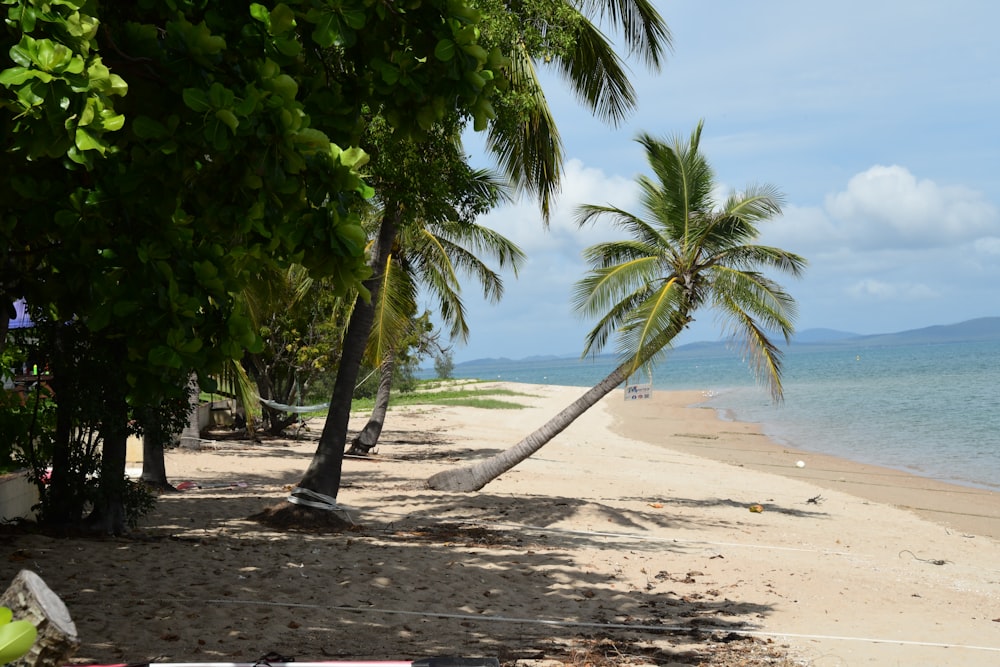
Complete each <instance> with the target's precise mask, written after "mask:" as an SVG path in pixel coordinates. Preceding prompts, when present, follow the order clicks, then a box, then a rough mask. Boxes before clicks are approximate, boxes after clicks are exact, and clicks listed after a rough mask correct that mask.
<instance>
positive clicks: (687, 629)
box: [176, 599, 1000, 653]
mask: <svg viewBox="0 0 1000 667" xmlns="http://www.w3.org/2000/svg"><path fill="white" fill-rule="evenodd" d="M176 601H177V602H202V603H204V604H230V605H254V606H261V607H294V608H300V609H320V610H324V611H343V612H352V613H361V614H364V613H369V614H393V615H397V616H419V617H422V618H447V619H454V620H461V621H482V622H492V623H526V624H531V625H546V626H556V627H565V628H591V629H604V630H641V631H646V632H683V633H692V632H700V633H705V634H718V633H726V634H735V635H741V636H745V637H773V638H778V639H781V638H788V639H818V640H829V641H849V642H865V643H869V644H898V645H900V646H925V647H931V648H964V649H969V650H972V651H990V652H995V653H1000V647H997V646H976V645H973V644H952V643H949V642H924V641H914V640H908V639H892V638H890V637H852V636H849V635H818V634H804V633H798V632H768V631H764V630H742V629H737V628H708V627H693V626H684V625H641V624H629V623H595V622H591V621H569V620H564V619H547V618H529V617H518V616H481V615H476V614H455V613H449V612H430V611H410V610H405V609H380V608H378V607H347V606H339V605H334V606H324V605H319V604H307V603H304V602H270V601H266V600H232V599H230V600H223V599H219V600H188V599H184V600H176Z"/></svg>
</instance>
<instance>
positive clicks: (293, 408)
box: [257, 396, 330, 415]
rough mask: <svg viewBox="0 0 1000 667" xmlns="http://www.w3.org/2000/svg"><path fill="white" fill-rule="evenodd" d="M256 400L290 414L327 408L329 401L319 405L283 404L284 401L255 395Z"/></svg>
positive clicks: (328, 407)
mask: <svg viewBox="0 0 1000 667" xmlns="http://www.w3.org/2000/svg"><path fill="white" fill-rule="evenodd" d="M257 400H258V401H260V402H261V403H263V404H264V405H266V406H267V407H269V408H271V409H272V410H280V411H281V412H288V413H291V414H297V415H299V414H302V413H305V412H319V411H320V410H329V409H330V404H329V403H322V404H320V405H285V404H284V403H276V402H275V401H269V400H267V399H266V398H260V397H259V396H258V397H257Z"/></svg>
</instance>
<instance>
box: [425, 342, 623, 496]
mask: <svg viewBox="0 0 1000 667" xmlns="http://www.w3.org/2000/svg"><path fill="white" fill-rule="evenodd" d="M634 367H635V365H634V363H633V362H631V361H627V362H625V363H623V364H621V365H620V366H618V368H616V369H615V370H613V371H612V372H611V373H610V374H609V375H608V376H607V377H606V378H604V379H603V380H601V381H600V382H598V383H597V384H596V385H595V386H594V387H593V388H591V389H589V390H588V391H587V393H585V394H584V395H583V396H581V397H580V398H578V399H576V400H575V401H573V402H572V403H571V404H570V405H569V406H568V407H566V408H565V409H564V410H562V411H561V412H559V414H557V415H556V416H555V417H553V418H552V419H550V420H549V421H547V422H546V423H545V424H543V425H542V426H541V427H540V428H538V429H537V430H535V432H533V433H532V434H531V435H529V436H528V437H526V438H525V439H524V440H522V441H521V442H519V443H517V444H516V445H514V446H513V447H511V448H510V449H506V450H504V451H502V452H500V453H499V454H495V455H493V456H491V457H489V458H487V459H483V460H482V461H479V462H477V463H473V464H472V465H470V466H465V467H462V468H453V469H451V470H445V471H444V472H439V473H438V474H436V475H434V476H433V477H431V478H430V479H428V480H427V485H428V486H429V487H430V488H432V489H436V490H438V491H478V490H479V489H481V488H483V487H484V486H486V485H487V484H489V483H490V482H492V481H493V480H494V479H496V478H497V477H499V476H500V475H502V474H503V473H505V472H507V471H508V470H510V469H511V468H513V467H514V466H516V465H517V464H518V463H520V462H521V461H523V460H525V459H526V458H528V457H529V456H531V455H532V454H534V453H535V452H537V451H538V450H539V449H541V448H542V447H543V446H545V445H546V444H548V443H549V441H551V440H552V438H554V437H556V436H557V435H559V434H560V433H562V432H563V430H565V429H566V427H567V426H569V425H570V424H572V423H573V422H574V421H576V419H577V418H578V417H579V416H580V415H582V414H583V413H584V412H586V411H587V410H589V409H590V408H592V407H594V405H596V404H597V402H598V401H600V400H601V399H602V398H604V397H605V396H607V395H608V394H610V393H611V392H612V391H614V389H615V387H617V386H618V385H620V384H621V383H622V382H624V381H625V380H626V379H628V376H629V372H630V371H631V370H632V369H633V368H634Z"/></svg>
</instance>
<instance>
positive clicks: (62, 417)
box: [39, 324, 83, 525]
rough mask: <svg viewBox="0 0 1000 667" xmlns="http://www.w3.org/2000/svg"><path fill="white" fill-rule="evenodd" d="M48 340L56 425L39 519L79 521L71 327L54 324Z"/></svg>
mask: <svg viewBox="0 0 1000 667" xmlns="http://www.w3.org/2000/svg"><path fill="white" fill-rule="evenodd" d="M46 326H51V325H50V324H46ZM52 340H54V343H55V344H54V345H53V349H52V357H51V363H52V370H53V373H52V380H51V385H52V392H53V394H54V395H55V398H56V429H55V437H54V440H53V442H52V473H51V474H50V475H49V477H48V484H47V485H46V484H45V483H42V484H41V485H40V486H39V493H40V494H41V497H42V498H45V502H44V503H43V512H42V519H43V520H44V521H45V522H46V523H49V524H57V525H67V524H70V523H77V522H79V521H80V517H81V515H82V512H83V510H82V508H81V507H80V505H79V503H78V502H77V500H76V499H77V494H76V493H74V491H73V487H74V486H75V485H76V483H77V482H78V481H79V480H77V479H76V477H77V475H76V474H75V473H74V471H71V470H70V458H71V451H70V449H71V448H72V447H73V446H74V442H73V413H74V412H75V406H74V401H75V400H76V396H75V394H76V391H74V388H73V387H72V383H71V382H70V377H72V375H73V371H72V370H71V366H72V364H73V363H74V358H73V357H74V352H73V351H74V349H75V347H74V344H73V341H72V330H71V328H70V327H57V328H56V329H55V335H54V336H53V338H52ZM40 481H41V480H40Z"/></svg>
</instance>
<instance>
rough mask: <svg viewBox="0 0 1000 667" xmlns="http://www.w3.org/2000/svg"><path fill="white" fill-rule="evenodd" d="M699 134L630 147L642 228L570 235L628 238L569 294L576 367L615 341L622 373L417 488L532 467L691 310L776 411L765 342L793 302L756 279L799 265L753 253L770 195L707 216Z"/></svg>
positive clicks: (599, 254) (740, 199)
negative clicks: (582, 318) (588, 325)
mask: <svg viewBox="0 0 1000 667" xmlns="http://www.w3.org/2000/svg"><path fill="white" fill-rule="evenodd" d="M701 131H702V124H701V123H699V125H698V127H697V129H695V131H694V132H693V133H692V135H691V138H690V140H688V141H687V142H685V141H683V140H682V139H681V138H679V137H677V138H674V139H672V140H669V141H662V140H659V139H657V138H655V137H652V136H650V135H647V134H643V135H642V136H640V138H639V142H640V143H641V144H642V145H643V147H644V148H645V151H646V157H647V160H648V162H649V166H650V168H651V169H652V171H653V174H654V177H653V178H650V177H646V176H642V177H640V178H639V181H638V183H639V188H640V191H641V203H642V208H643V211H644V213H645V216H646V217H645V218H643V217H640V216H638V215H634V214H632V213H628V212H626V211H624V210H622V209H619V208H615V207H611V206H595V205H584V206H582V207H580V209H579V210H578V222H579V224H580V225H585V224H588V223H591V222H593V221H595V220H597V219H598V218H602V217H605V216H607V217H609V218H610V219H611V221H612V223H613V224H614V226H615V227H617V228H619V229H622V230H624V231H625V232H627V233H628V235H629V238H627V239H625V240H622V241H612V242H607V243H600V244H597V245H595V246H592V247H590V248H588V249H587V250H586V251H585V258H586V259H587V261H588V262H589V264H590V266H591V269H590V271H589V272H588V274H587V275H586V276H585V277H584V278H583V279H582V280H580V281H579V282H578V283H577V286H576V292H575V306H576V308H577V310H579V311H580V312H582V313H583V314H585V315H591V316H593V315H599V316H600V319H599V320H598V322H597V325H596V326H595V327H594V328H593V329H592V330H591V331H590V333H589V334H588V336H587V341H586V347H585V350H584V356H586V355H587V354H590V353H597V352H599V351H600V350H601V348H603V347H604V346H605V344H606V343H607V341H608V340H609V339H610V338H611V337H613V336H617V338H618V341H619V352H620V354H621V363H620V364H619V365H618V366H617V368H615V370H614V371H613V372H612V373H611V374H610V375H608V376H607V377H606V378H604V380H602V381H601V382H600V383H598V384H597V385H596V386H595V387H594V388H592V389H590V390H589V391H587V392H586V393H585V394H584V395H583V396H581V397H580V398H579V399H577V400H576V401H574V402H573V404H572V405H570V406H569V407H567V408H566V409H565V410H563V411H562V412H560V413H559V414H558V415H556V416H555V417H554V418H553V419H551V420H550V421H549V422H548V423H546V424H545V425H544V426H542V427H541V428H539V429H538V430H536V431H535V432H534V433H532V434H531V435H529V436H528V437H527V438H525V439H524V440H522V441H521V442H520V443H518V444H517V445H516V446H514V447H512V448H510V449H508V450H506V451H504V452H501V453H499V454H497V455H495V456H492V457H489V458H487V459H484V460H482V461H480V462H478V463H475V464H473V465H471V466H468V467H463V468H458V469H452V470H446V471H444V472H441V473H439V474H437V475H434V476H433V477H431V478H430V479H429V480H428V484H429V486H430V487H431V488H434V489H439V490H449V491H477V490H479V489H481V488H482V487H483V486H485V485H486V484H487V483H489V482H490V481H491V480H493V479H495V478H496V477H497V476H499V475H500V474H502V473H504V472H506V471H507V470H510V469H511V468H512V467H514V466H515V465H517V464H518V463H520V462H521V461H523V460H524V459H526V458H527V457H529V456H531V455H532V454H533V453H534V452H536V451H538V449H540V448H541V447H542V446H544V445H545V444H546V443H548V442H549V441H550V440H551V439H552V438H554V437H555V436H556V435H558V434H559V433H560V432H562V430H563V429H565V428H566V427H567V426H569V425H570V424H571V423H573V421H574V420H575V419H576V418H577V417H579V416H580V415H582V414H583V413H584V412H586V411H587V410H588V409H589V408H591V407H592V406H593V405H594V404H596V403H597V402H598V401H599V400H600V399H601V398H603V397H604V396H606V395H607V394H608V393H610V392H611V391H612V390H613V389H615V387H617V386H619V385H620V384H621V383H622V382H624V381H625V380H626V379H627V378H628V377H629V376H630V375H631V374H632V373H634V372H635V371H636V370H638V369H639V368H640V367H642V366H644V365H646V364H649V363H653V362H655V361H656V360H657V359H658V357H659V356H660V355H661V354H663V352H664V350H665V349H666V348H667V346H668V345H669V344H670V342H671V341H672V340H673V339H674V337H675V336H677V334H679V333H680V332H681V331H682V330H683V329H684V327H686V326H687V325H688V324H689V323H690V322H692V321H693V316H694V313H695V312H696V311H698V310H699V309H701V308H702V307H708V308H710V309H712V310H714V311H716V312H717V313H718V314H719V315H720V316H721V318H722V320H723V321H724V322H726V323H727V324H728V325H729V333H730V335H731V336H732V337H733V338H734V339H738V340H739V341H741V342H742V343H743V349H744V351H745V353H746V357H747V358H749V359H750V360H751V362H752V365H753V369H754V371H755V372H756V374H757V377H758V379H760V380H762V381H763V382H765V383H766V384H767V385H768V387H769V389H770V392H771V396H772V397H773V398H774V399H775V400H780V399H781V397H782V388H781V351H780V350H779V349H778V347H777V346H776V345H775V344H774V343H773V342H772V341H771V340H770V338H769V332H778V333H780V334H782V335H783V336H784V337H785V340H786V341H787V340H788V338H789V337H790V336H791V334H792V332H793V324H792V322H793V320H794V317H795V311H796V308H795V301H794V300H793V299H792V297H791V296H790V295H789V294H788V293H786V292H785V291H784V289H783V288H782V287H781V286H780V285H778V284H777V283H775V282H774V281H773V280H771V279H770V278H768V277H766V276H765V275H764V274H763V273H762V272H761V270H762V269H772V270H777V271H782V272H785V273H788V274H791V275H792V276H799V275H800V274H801V273H802V271H803V269H804V268H805V260H804V259H803V258H801V257H799V256H798V255H795V254H792V253H790V252H787V251H784V250H781V249H778V248H773V247H768V246H763V245H755V244H753V241H754V240H755V239H756V238H757V236H758V234H759V232H758V229H757V227H758V224H759V223H761V222H764V221H767V220H768V219H770V218H771V217H773V216H775V215H778V214H780V212H781V196H780V194H779V193H778V192H777V191H776V190H775V189H774V188H772V187H769V186H752V187H749V188H747V189H746V190H745V191H744V192H742V193H737V194H732V195H730V196H729V197H728V198H727V199H726V201H725V202H724V203H723V204H722V205H721V206H716V203H715V202H714V201H713V199H712V192H713V189H714V186H715V181H714V178H713V173H712V169H711V167H710V166H709V164H708V161H707V160H706V159H705V157H704V156H703V155H702V153H701V152H700V151H699V143H700V139H701Z"/></svg>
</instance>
